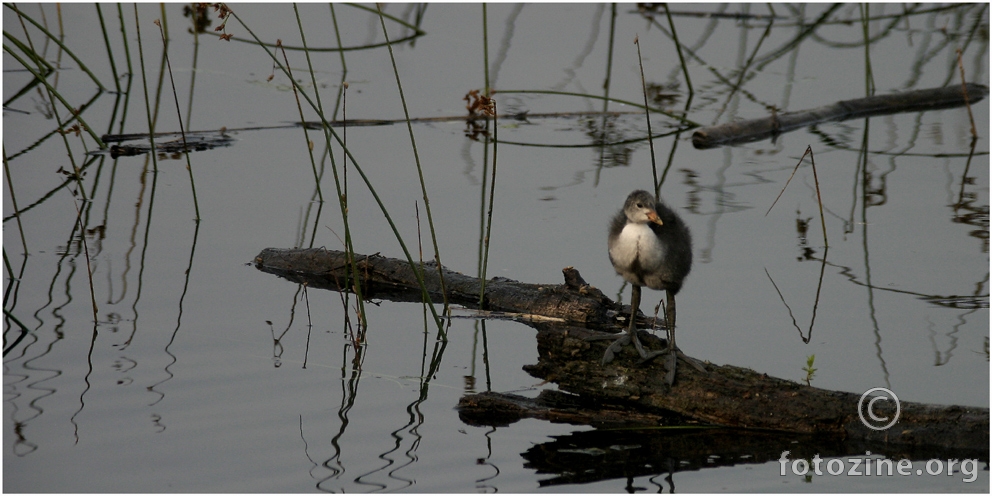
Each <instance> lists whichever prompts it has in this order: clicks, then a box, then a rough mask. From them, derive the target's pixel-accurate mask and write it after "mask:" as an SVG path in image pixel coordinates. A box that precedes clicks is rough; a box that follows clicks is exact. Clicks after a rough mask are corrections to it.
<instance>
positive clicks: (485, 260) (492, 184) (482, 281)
mask: <svg viewBox="0 0 992 496" xmlns="http://www.w3.org/2000/svg"><path fill="white" fill-rule="evenodd" d="M490 102H491V103H492V111H493V115H492V122H493V126H492V130H493V171H492V176H491V177H490V179H489V212H488V213H487V214H486V238H485V240H484V241H483V245H484V246H485V249H484V252H483V255H482V275H481V276H479V310H484V309H485V306H484V305H485V301H486V268H487V267H488V266H489V236H490V234H491V233H492V230H493V204H494V203H495V198H496V150H497V149H498V146H497V144H498V143H499V126H498V122H497V120H496V119H497V117H496V100H490ZM486 123H487V125H488V123H489V119H486Z"/></svg>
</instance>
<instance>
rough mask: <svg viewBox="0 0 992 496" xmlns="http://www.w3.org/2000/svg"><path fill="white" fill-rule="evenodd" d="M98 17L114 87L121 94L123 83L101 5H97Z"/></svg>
mask: <svg viewBox="0 0 992 496" xmlns="http://www.w3.org/2000/svg"><path fill="white" fill-rule="evenodd" d="M96 15H97V17H99V18H100V33H101V34H102V35H103V44H104V46H106V47H107V61H108V62H110V74H112V75H113V78H114V87H115V88H116V89H117V92H118V93H120V92H121V81H120V79H119V78H118V76H117V63H116V62H115V61H114V51H113V50H112V49H111V48H110V35H109V34H108V33H107V24H106V21H104V19H103V9H101V8H100V4H96Z"/></svg>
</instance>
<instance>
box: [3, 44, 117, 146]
mask: <svg viewBox="0 0 992 496" xmlns="http://www.w3.org/2000/svg"><path fill="white" fill-rule="evenodd" d="M5 34H6V33H5ZM8 39H9V40H11V41H12V42H14V43H15V44H16V45H18V46H19V48H21V49H22V50H24V49H27V47H26V46H24V44H23V43H20V42H18V41H15V40H13V39H12V38H8ZM3 51H5V52H7V53H8V54H10V56H11V57H14V60H16V61H17V62H18V63H19V64H21V65H22V66H23V67H24V68H25V69H27V71H28V72H30V73H31V75H32V76H34V77H35V79H37V80H38V81H40V82H41V84H43V85H45V88H46V89H47V90H48V92H49V94H51V96H53V97H54V98H57V99H58V100H59V101H60V102H62V105H63V106H65V108H66V110H68V111H69V112H72V114H73V115H72V117H73V119H76V120H78V121H79V123H80V124H81V125H82V128H83V131H86V133H87V134H89V135H90V137H91V138H93V140H94V141H96V144H97V146H99V147H100V148H106V145H104V144H103V141H102V140H101V139H100V137H99V136H97V135H96V133H95V132H94V131H93V128H92V127H90V125H89V124H87V122H86V120H85V119H83V116H82V114H79V113H75V112H74V109H73V106H72V105H69V102H67V101H66V100H65V98H64V97H62V94H61V93H59V91H58V90H56V89H55V87H54V86H52V85H51V84H49V83H48V79H47V78H46V77H45V76H43V75H41V74H40V73H39V72H38V71H37V70H35V69H34V68H33V67H31V66H30V65H28V63H27V62H26V61H25V60H24V59H22V58H21V57H20V56H19V55H17V53H16V52H14V50H12V49H11V48H10V47H9V46H7V44H6V43H4V45H3ZM25 53H27V54H28V55H30V56H31V58H32V59H37V58H38V55H37V54H36V53H34V52H33V51H28V52H25ZM53 103H54V102H53ZM52 110H53V111H55V108H54V106H53V107H52ZM55 113H56V115H57V114H58V112H57V111H56V112H55ZM60 129H61V127H60ZM62 130H63V131H64V129H62Z"/></svg>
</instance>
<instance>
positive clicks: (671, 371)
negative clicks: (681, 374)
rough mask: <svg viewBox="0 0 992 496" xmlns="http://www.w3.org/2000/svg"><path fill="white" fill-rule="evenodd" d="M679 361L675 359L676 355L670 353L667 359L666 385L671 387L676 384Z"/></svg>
mask: <svg viewBox="0 0 992 496" xmlns="http://www.w3.org/2000/svg"><path fill="white" fill-rule="evenodd" d="M676 362H678V360H677V359H676V357H675V353H669V354H668V357H667V358H665V384H668V385H669V386H671V385H672V384H675V363H676Z"/></svg>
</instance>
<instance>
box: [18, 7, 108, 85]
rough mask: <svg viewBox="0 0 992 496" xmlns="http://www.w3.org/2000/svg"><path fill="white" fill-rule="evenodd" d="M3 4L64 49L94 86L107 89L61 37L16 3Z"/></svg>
mask: <svg viewBox="0 0 992 496" xmlns="http://www.w3.org/2000/svg"><path fill="white" fill-rule="evenodd" d="M3 5H4V6H5V7H7V8H8V9H10V10H13V11H14V12H15V13H16V14H17V16H18V17H19V18H21V19H27V21H28V22H30V23H31V24H33V25H34V27H36V28H38V30H39V31H41V32H42V33H44V34H45V36H46V37H48V39H50V40H52V42H54V43H55V44H56V45H58V46H59V48H61V49H62V50H64V51H65V53H66V55H68V56H69V57H70V58H71V59H72V60H73V61H75V62H76V63H77V64H79V69H80V70H82V71H83V72H85V73H86V75H88V76H89V77H90V79H92V80H93V83H94V84H96V86H97V87H98V88H100V91H107V88H104V87H103V84H102V83H100V80H99V79H97V77H96V76H95V75H93V72H91V71H90V68H89V67H87V66H86V63H84V62H83V61H82V60H81V59H80V58H79V57H77V56H76V54H75V53H74V52H73V51H72V50H70V49H69V47H67V46H65V44H64V43H62V39H61V37H59V36H55V35H53V34H52V33H51V32H49V31H48V30H47V29H45V27H44V26H42V25H41V24H38V21H35V20H34V19H33V18H32V17H31V16H29V15H26V14H24V13H23V12H21V11H20V10H18V8H17V5H15V4H12V3H5V4H3Z"/></svg>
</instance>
